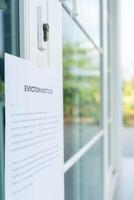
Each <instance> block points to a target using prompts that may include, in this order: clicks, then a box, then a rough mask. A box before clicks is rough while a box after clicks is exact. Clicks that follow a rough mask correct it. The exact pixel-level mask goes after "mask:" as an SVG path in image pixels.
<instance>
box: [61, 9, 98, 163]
mask: <svg viewBox="0 0 134 200" xmlns="http://www.w3.org/2000/svg"><path fill="white" fill-rule="evenodd" d="M63 70H64V133H65V134H64V137H65V138H64V139H65V145H64V146H65V161H66V160H67V159H69V158H70V157H71V156H72V155H73V154H74V153H76V152H77V151H78V150H79V149H80V148H81V147H82V146H83V145H84V144H85V143H87V142H88V141H89V140H90V139H91V138H92V137H93V136H94V135H95V134H97V133H98V130H99V129H100V56H99V53H98V52H97V50H95V49H94V47H93V46H92V44H91V43H90V41H89V40H88V39H87V38H86V36H85V35H84V33H83V32H82V31H81V30H80V29H79V28H78V26H77V25H76V24H75V22H74V21H73V20H72V19H71V18H70V16H69V15H68V14H67V13H66V11H65V10H64V9H63Z"/></svg>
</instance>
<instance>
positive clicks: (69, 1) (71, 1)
mask: <svg viewBox="0 0 134 200" xmlns="http://www.w3.org/2000/svg"><path fill="white" fill-rule="evenodd" d="M63 2H64V3H65V4H66V5H67V6H68V7H69V8H70V10H72V9H73V0H66V1H63Z"/></svg>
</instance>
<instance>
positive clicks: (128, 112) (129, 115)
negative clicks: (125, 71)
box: [123, 78, 134, 126]
mask: <svg viewBox="0 0 134 200" xmlns="http://www.w3.org/2000/svg"><path fill="white" fill-rule="evenodd" d="M123 121H124V124H125V125H127V126H134V78H133V79H130V80H126V81H124V82H123Z"/></svg>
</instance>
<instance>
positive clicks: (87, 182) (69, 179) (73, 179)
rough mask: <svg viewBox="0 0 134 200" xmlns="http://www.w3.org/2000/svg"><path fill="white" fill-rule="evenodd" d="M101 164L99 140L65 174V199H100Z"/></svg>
mask: <svg viewBox="0 0 134 200" xmlns="http://www.w3.org/2000/svg"><path fill="white" fill-rule="evenodd" d="M102 165H103V158H102V142H101V141H99V142H97V143H96V144H95V146H94V147H92V149H91V150H89V151H88V152H87V153H86V154H85V155H84V157H82V158H81V159H80V160H79V161H78V162H77V163H76V164H75V165H74V166H73V167H72V168H71V169H70V170H69V171H68V172H67V173H66V174H65V200H102V196H103V194H102V191H103V187H102V186H103V166H102Z"/></svg>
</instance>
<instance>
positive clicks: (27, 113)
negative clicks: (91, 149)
mask: <svg viewBox="0 0 134 200" xmlns="http://www.w3.org/2000/svg"><path fill="white" fill-rule="evenodd" d="M5 98H6V99H5V121H6V135H5V200H63V199H64V180H63V111H62V77H61V71H60V69H53V68H48V67H46V68H44V67H37V66H36V65H34V64H33V63H32V62H30V61H26V60H24V59H20V58H17V57H15V56H11V55H9V54H5Z"/></svg>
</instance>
